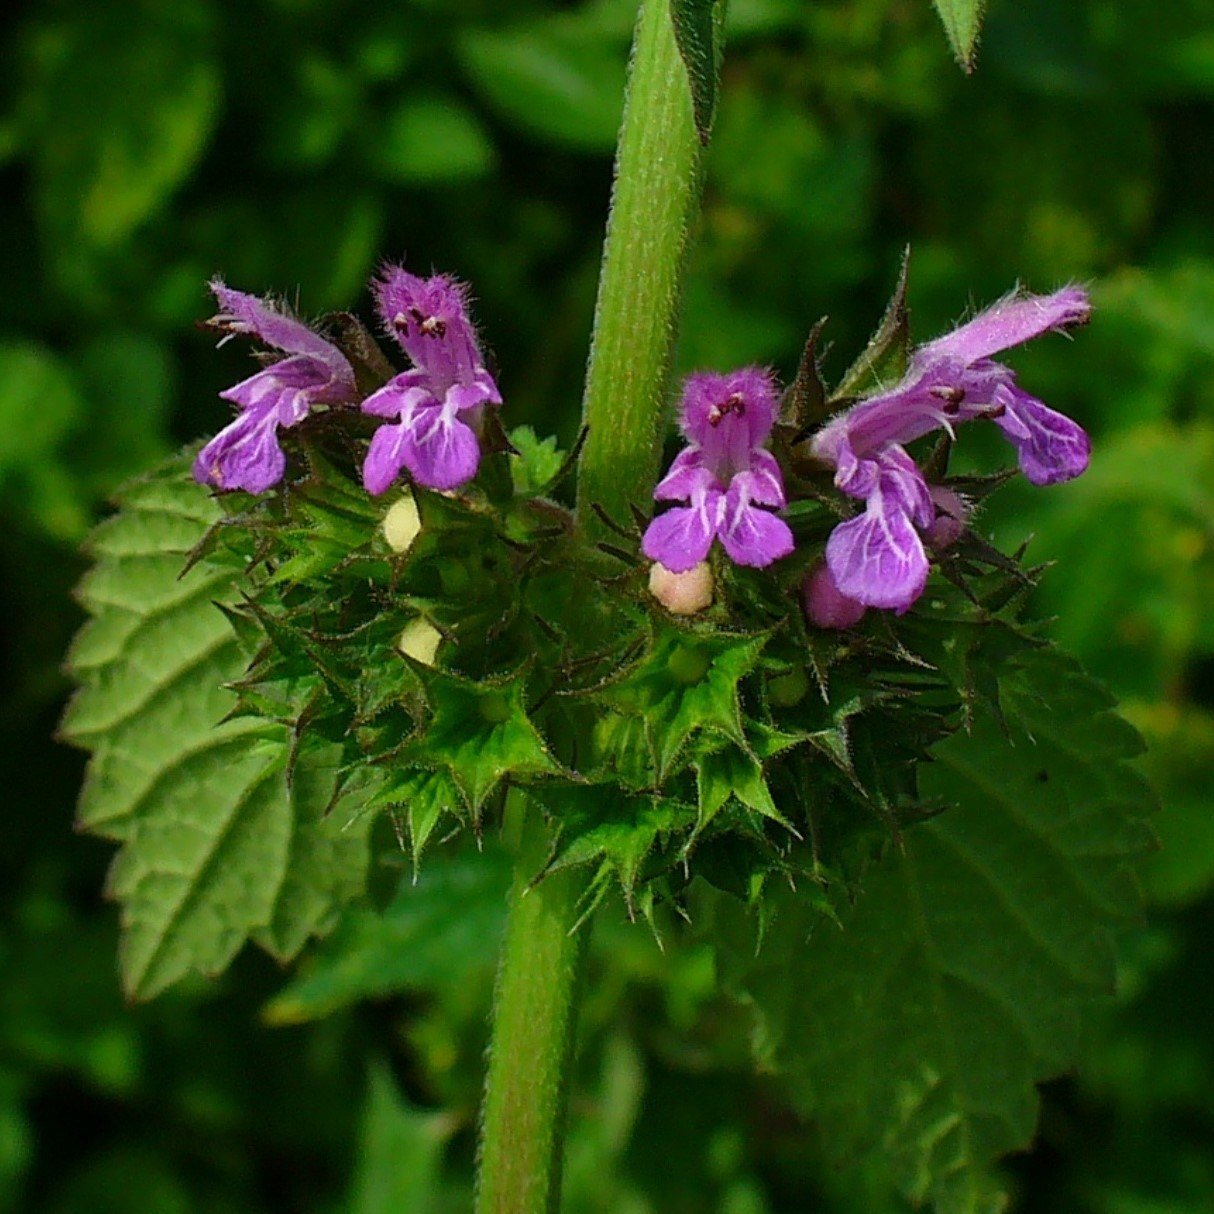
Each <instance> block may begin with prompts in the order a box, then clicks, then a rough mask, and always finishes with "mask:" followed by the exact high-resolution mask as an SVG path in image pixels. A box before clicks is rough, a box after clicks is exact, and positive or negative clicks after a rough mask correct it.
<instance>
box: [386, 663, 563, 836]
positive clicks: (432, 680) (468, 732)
mask: <svg viewBox="0 0 1214 1214" xmlns="http://www.w3.org/2000/svg"><path fill="white" fill-rule="evenodd" d="M419 673H420V674H421V677H422V680H423V682H424V683H425V686H426V694H427V696H428V698H429V700H430V707H431V709H432V711H433V716H432V717H431V718H430V720H429V721H428V722H427V723H426V726H425V729H424V730H423V732H422V733H421V735H420V736H419V737H417V738H415V739H414V740H413V741H412V742H410V744H409V745H408V746H407V747H405V749H404V750H403V751H402V753H401V756H400V757H401V759H402V760H403V761H405V762H412V763H417V764H420V765H423V766H426V767H441V768H445V769H446V770H447V771H449V772H450V773H451V775H452V777H453V778H454V780H455V782H456V784H458V785H459V787H460V789H461V790H462V791H463V793H464V796H465V797H466V798H467V801H468V804H469V805H470V806H471V808H472V810H473V811H474V812H476V811H478V810H479V809H480V807H481V806H482V805H483V804H484V802H485V798H486V797H488V796H489V794H490V793H491V792H492V791H493V790H494V788H496V787H497V785H498V784H499V783H500V782H501V781H502V780H503V779H504V778H505V777H506V776H508V775H527V776H535V775H551V774H556V773H557V772H559V771H560V767H559V766H558V765H557V763H556V762H555V761H554V760H553V758H552V756H551V755H550V754H549V753H548V747H547V746H546V745H545V743H544V739H543V737H542V736H541V735H540V733H539V731H538V730H537V729H536V728H535V726H534V725H533V724H532V723H531V720H530V718H528V716H527V709H526V705H525V702H524V698H523V687H524V682H525V675H524V674H523V673H519V674H516V675H514V676H512V677H510V678H507V679H503V680H499V681H495V682H486V683H475V682H473V681H471V680H470V679H464V678H461V677H460V676H458V675H454V674H449V673H447V672H446V671H441V670H434V669H429V668H424V667H423V668H419Z"/></svg>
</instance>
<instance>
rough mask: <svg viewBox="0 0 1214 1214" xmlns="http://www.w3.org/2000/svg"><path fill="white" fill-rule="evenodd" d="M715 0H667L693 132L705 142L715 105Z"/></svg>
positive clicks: (709, 132) (710, 129)
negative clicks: (692, 116)
mask: <svg viewBox="0 0 1214 1214" xmlns="http://www.w3.org/2000/svg"><path fill="white" fill-rule="evenodd" d="M715 10H716V3H715V0H670V19H671V21H673V23H674V40H675V43H676V45H677V46H678V48H679V55H680V57H681V58H682V60H683V65H684V66H685V67H686V68H687V81H688V84H689V85H690V87H691V107H692V112H693V113H694V114H695V122H696V133H697V134H698V135H699V137H700V142H701V143H702V144H704V145H705V146H707V145H708V137H709V135H710V134H711V133H712V119H713V114H714V113H715V111H716V108H717V47H716V33H717V31H716V17H715Z"/></svg>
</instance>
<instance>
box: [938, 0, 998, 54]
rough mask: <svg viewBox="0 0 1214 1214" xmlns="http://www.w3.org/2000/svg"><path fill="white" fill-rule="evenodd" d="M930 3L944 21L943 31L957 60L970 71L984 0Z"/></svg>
mask: <svg viewBox="0 0 1214 1214" xmlns="http://www.w3.org/2000/svg"><path fill="white" fill-rule="evenodd" d="M932 3H933V4H934V5H935V6H936V12H938V13H939V14H940V20H941V21H943V22H944V32H945V33H946V34H948V42H949V46H951V47H952V48H953V54H954V55H956V56H957V62H958V63H959V64H961V66H962V67H963V68H964V69H965V70H966V72H972V71H973V70H974V56H975V55H976V54H977V53H978V31H979V30H980V29H981V28H982V14H983V11H984V10H985V8H986V0H932Z"/></svg>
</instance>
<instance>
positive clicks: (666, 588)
mask: <svg viewBox="0 0 1214 1214" xmlns="http://www.w3.org/2000/svg"><path fill="white" fill-rule="evenodd" d="M649 593H650V594H652V595H653V597H654V598H655V599H657V601H658V602H659V603H661V604H662V606H663V607H665V608H666V610H667V611H670V612H673V613H674V614H675V615H695V614H696V612H697V611H703V610H704V608H705V607H709V606H711V605H712V570H711V569H710V568H709V567H708V562H707V561H701V562H700V563H699V564H698V565H693V566H692V567H691V568H690V569H688V570H687V572H686V573H671V572H670V570H669V569H667V568H666V566H665V565H663V564H661V563H659V562H654V564H653V565H652V566H651V567H650V570H649Z"/></svg>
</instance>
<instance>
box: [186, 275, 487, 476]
mask: <svg viewBox="0 0 1214 1214" xmlns="http://www.w3.org/2000/svg"><path fill="white" fill-rule="evenodd" d="M211 290H212V291H213V292H214V293H215V297H216V299H217V300H218V301H219V305H220V308H221V311H220V313H219V315H217V316H216V317H215V318H214V319H213V320H212V321H211V326H212V327H213V328H215V329H217V330H219V331H220V332H222V333H223V334H224V340H225V341H226V340H227V339H228V338H229V337H232V336H235V335H236V334H248V335H250V336H252V337H254V338H256V339H257V340H258V341H259V342H260V343H261V344H262V345H263V346H267V347H269V348H270V349H272V350H277V351H280V352H281V353H283V354H285V355H287V356H288V357H286V358H282V359H279V360H276V361H273V362H271V363H270V364H269V365H268V366H267V367H265V368H264V369H263V370H261V371H259V372H257V374H256V375H253V376H250V378H248V379H246V380H244V381H243V382H242V383H239V384H237V385H236V386H235V387H233V388H229V389H228V390H227V391H226V392H221V393H220V395H221V396H222V397H223V398H224V399H225V400H230V401H232V402H233V403H234V404H236V405H239V406H240V409H241V413H240V414H239V416H238V417H237V418H236V420H235V421H233V422H232V423H231V424H230V425H229V426H227V427H226V428H225V429H223V430H221V431H220V432H219V434H217V435H216V436H215V437H214V438H213V439H212V440H211V441H210V442H209V443H207V444H206V446H204V447H203V448H202V450H201V451H200V452H199V453H198V458H197V460H196V461H195V463H194V477H195V479H196V480H197V481H199V482H200V483H202V484H209V485H213V486H215V487H216V488H217V489H243V490H245V492H247V493H263V492H265V491H266V490H267V489H270V488H272V487H273V486H274V485H276V484H277V483H278V482H279V481H281V480H282V478H283V475H284V473H285V471H286V457H285V456H284V454H283V450H282V447H281V445H280V443H279V438H278V430H279V428H280V427H290V426H294V425H297V424H298V423H299V422H301V421H303V419H304V418H305V417H307V416H308V414H309V413H311V412H313V411H314V410H315V409H316V408H317V407H320V406H323V407H328V408H340V407H343V406H346V407H353V406H355V405H357V404H358V403H359V396H360V393H359V391H358V388H357V385H356V382H355V375H354V369H353V368H352V366H351V365H350V362H349V360H348V359H347V358H346V356H345V355H344V354H343V353H342V352H341V350H339V349H338V348H337V346H335V345H334V344H333V343H332V342H330V341H328V340H326V339H325V338H324V337H322V336H320V335H319V334H318V333H316V332H314V331H313V330H312V329H310V328H309V327H308V326H307V325H305V324H304V323H303V322H302V321H300V320H298V319H296V318H295V317H294V316H291V315H290V314H289V313H288V312H287V311H286V310H285V309H284V308H282V307H279V306H276V305H275V304H274V303H273V302H271V301H270V300H266V299H259V298H257V297H256V296H253V295H246V294H244V293H243V292H241V291H233V290H232V289H231V288H229V287H227V286H225V285H224V284H223V283H222V282H220V281H218V280H216V281H214V282H212V283H211ZM375 294H376V301H377V303H378V310H379V314H380V319H381V321H382V322H383V325H384V328H385V330H386V331H387V332H388V333H390V334H391V335H392V336H393V337H395V338H396V340H397V341H398V342H399V343H400V345H401V347H402V349H403V350H404V352H405V353H406V354H407V355H408V357H409V359H410V360H411V361H412V363H413V367H412V369H410V370H408V371H405V372H403V373H402V374H400V375H397V376H395V377H394V378H393V379H391V380H389V381H388V382H387V383H386V384H384V385H383V387H381V388H380V389H379V390H378V391H376V392H373V393H372V394H371V395H370V396H368V397H367V398H366V399H365V400H363V401H362V411H363V412H364V413H367V414H370V415H371V416H374V417H383V418H390V419H392V422H393V424H390V425H383V426H380V427H379V429H378V430H377V431H376V432H375V435H374V436H373V437H372V439H371V444H370V447H369V449H368V451H367V456H366V460H365V462H364V464H363V484H364V486H365V487H366V489H367V491H368V492H369V493H372V494H380V493H383V492H384V491H385V490H386V489H387V488H388V487H389V486H390V485H391V484H392V482H393V481H394V480H396V478H397V476H398V475H399V474H400V472H401V470H402V469H408V471H409V474H410V475H411V476H412V478H413V479H414V481H416V482H417V483H418V484H419V485H424V486H426V487H427V488H430V489H439V490H448V489H456V488H459V487H460V486H461V485H464V484H466V483H467V482H468V481H470V480H471V479H472V478H473V477H474V476H475V475H476V471H477V468H478V466H479V464H480V438H479V432H480V422H481V414H482V411H483V408H484V406H485V405H500V404H501V402H502V398H501V394H500V393H499V392H498V389H497V385H496V383H495V382H494V380H493V377H492V376H491V375H490V374H489V372H488V371H486V370H485V367H484V359H483V356H482V354H481V350H480V345H479V343H478V342H477V338H476V330H475V329H474V328H473V326H472V322H471V320H470V319H469V316H468V297H467V291H466V289H465V288H464V287H463V285H462V284H460V283H458V282H456V281H455V280H454V279H452V278H448V277H446V276H445V275H441V274H439V275H434V276H433V277H430V278H419V277H417V276H416V275H414V274H410V273H409V272H408V271H406V270H404V269H402V268H401V267H399V266H388V267H387V268H386V269H385V270H384V272H383V275H382V277H381V278H380V279H379V280H378V281H377V282H376V283H375Z"/></svg>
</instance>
